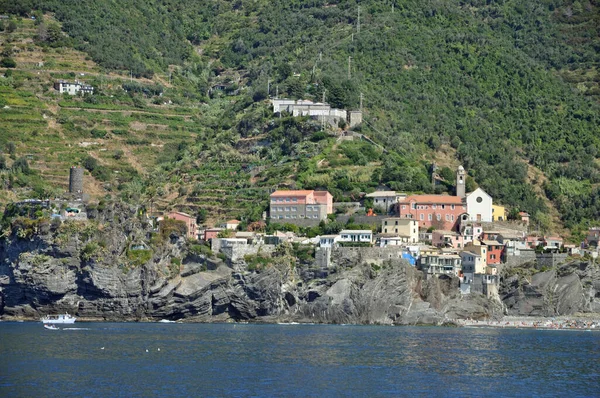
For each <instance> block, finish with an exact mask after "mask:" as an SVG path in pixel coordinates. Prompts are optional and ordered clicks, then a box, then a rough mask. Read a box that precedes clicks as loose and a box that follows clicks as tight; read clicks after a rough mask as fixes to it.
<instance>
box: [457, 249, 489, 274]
mask: <svg viewBox="0 0 600 398" xmlns="http://www.w3.org/2000/svg"><path fill="white" fill-rule="evenodd" d="M460 259H461V263H462V272H463V273H464V274H465V275H466V276H467V277H468V278H470V279H473V275H475V274H483V273H485V271H486V268H487V263H486V258H485V254H484V255H482V254H480V253H475V251H462V252H460Z"/></svg>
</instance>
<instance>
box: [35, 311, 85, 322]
mask: <svg viewBox="0 0 600 398" xmlns="http://www.w3.org/2000/svg"><path fill="white" fill-rule="evenodd" d="M76 319H77V318H75V317H74V316H73V315H69V314H66V313H65V314H59V315H46V316H45V317H43V318H42V319H40V321H42V322H43V323H75V320H76Z"/></svg>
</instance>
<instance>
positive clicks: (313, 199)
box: [269, 190, 333, 222]
mask: <svg viewBox="0 0 600 398" xmlns="http://www.w3.org/2000/svg"><path fill="white" fill-rule="evenodd" d="M331 213H333V196H331V194H330V193H329V192H327V191H292V190H290V191H284V190H280V191H275V192H273V193H272V194H271V201H270V206H269V217H270V218H271V220H281V222H293V220H299V219H312V220H317V221H320V220H325V219H326V218H327V214H331Z"/></svg>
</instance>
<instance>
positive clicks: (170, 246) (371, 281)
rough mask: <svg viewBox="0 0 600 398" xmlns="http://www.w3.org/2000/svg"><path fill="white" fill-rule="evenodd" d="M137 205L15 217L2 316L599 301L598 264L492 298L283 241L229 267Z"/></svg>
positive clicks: (1, 244) (282, 318)
mask: <svg viewBox="0 0 600 398" xmlns="http://www.w3.org/2000/svg"><path fill="white" fill-rule="evenodd" d="M137 210H138V209H136V208H131V207H128V206H125V205H119V204H113V205H111V206H107V207H106V208H104V209H102V211H97V212H96V213H93V212H88V213H89V214H94V217H95V219H94V220H92V221H88V222H82V223H78V222H66V223H63V224H62V225H58V223H52V224H51V225H50V224H49V223H45V224H44V223H38V224H37V225H33V224H31V223H23V222H21V223H19V222H17V221H14V222H13V223H12V224H11V226H10V228H12V229H11V232H10V233H9V234H7V233H5V238H4V239H2V240H1V241H0V316H2V317H4V318H6V319H11V318H27V319H37V318H39V317H40V316H42V315H44V314H49V313H60V312H65V311H67V312H69V313H72V314H75V315H77V316H78V317H80V318H82V319H89V320H151V319H171V320H179V319H183V320H190V321H202V322H212V321H258V322H323V323H364V324H405V325H415V324H442V323H446V322H451V321H452V320H454V319H462V318H473V319H483V318H492V317H499V316H501V315H502V314H503V313H504V312H505V313H507V314H514V315H544V316H550V315H558V314H561V315H563V314H572V313H575V312H586V311H587V312H600V299H599V294H598V292H599V291H600V273H599V271H598V267H597V266H595V265H592V264H588V263H572V264H569V265H565V266H562V267H559V268H557V269H555V270H551V271H547V272H529V271H528V272H526V273H519V272H512V273H510V272H507V273H505V274H504V275H503V276H502V284H501V289H500V290H501V297H502V300H503V303H501V302H500V301H499V300H492V299H488V298H486V297H484V296H483V295H479V294H470V295H466V296H465V295H461V294H460V292H459V289H458V283H459V281H458V279H457V278H454V277H448V276H440V277H433V278H429V279H426V278H425V276H424V274H423V273H422V272H420V271H419V270H417V269H415V268H414V267H412V266H410V265H409V264H408V263H407V262H405V261H404V260H390V261H387V262H385V263H383V265H382V266H381V267H380V266H376V265H370V264H367V263H361V262H358V261H357V262H355V263H343V264H336V263H335V259H334V267H333V268H332V269H330V270H328V272H323V270H320V269H315V268H311V266H310V265H306V264H302V265H301V264H299V263H297V260H296V259H295V258H294V257H293V256H292V254H291V251H290V249H289V248H282V249H281V250H278V251H277V252H276V253H275V254H274V257H273V259H272V261H271V264H270V265H268V266H262V268H259V269H256V270H253V271H248V270H246V268H245V267H243V266H240V264H237V265H236V266H234V267H229V266H228V265H227V264H225V263H224V262H223V261H222V260H220V259H216V258H214V257H207V256H206V255H204V254H201V252H202V251H201V250H200V251H198V250H197V249H194V247H193V246H191V245H190V244H189V243H186V242H185V240H184V239H183V238H182V237H180V236H178V234H177V233H176V232H169V233H165V231H161V232H157V231H155V230H153V229H152V228H151V226H150V225H148V224H146V223H145V222H144V221H143V219H142V218H141V217H139V215H138V211H137ZM24 228H28V229H27V230H25V229H24ZM530 271H531V270H530Z"/></svg>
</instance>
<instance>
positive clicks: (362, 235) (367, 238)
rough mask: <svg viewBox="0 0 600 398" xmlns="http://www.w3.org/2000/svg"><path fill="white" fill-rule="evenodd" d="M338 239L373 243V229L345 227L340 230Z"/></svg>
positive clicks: (340, 240)
mask: <svg viewBox="0 0 600 398" xmlns="http://www.w3.org/2000/svg"><path fill="white" fill-rule="evenodd" d="M338 241H339V242H353V243H372V242H373V231H371V230H370V229H364V230H360V229H357V230H354V229H344V230H342V231H340V239H339V240H338Z"/></svg>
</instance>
